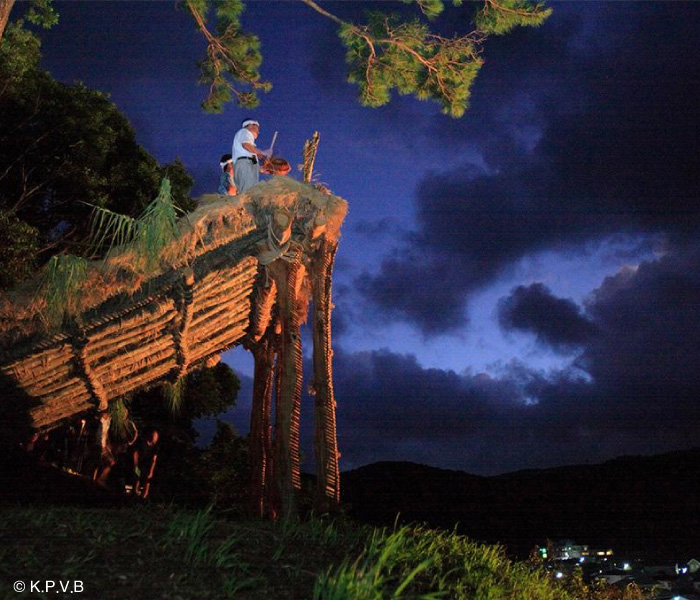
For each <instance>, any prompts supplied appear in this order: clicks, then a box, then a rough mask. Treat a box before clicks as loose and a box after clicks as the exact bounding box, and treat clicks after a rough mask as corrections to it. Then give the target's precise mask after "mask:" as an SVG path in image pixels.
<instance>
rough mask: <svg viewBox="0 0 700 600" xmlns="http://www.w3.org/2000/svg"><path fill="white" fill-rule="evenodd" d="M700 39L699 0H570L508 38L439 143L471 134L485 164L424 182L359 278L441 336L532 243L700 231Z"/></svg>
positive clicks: (383, 301)
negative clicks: (429, 302) (422, 290)
mask: <svg viewBox="0 0 700 600" xmlns="http://www.w3.org/2000/svg"><path fill="white" fill-rule="evenodd" d="M699 35H700V5H697V4H687V3H683V4H678V3H664V4H654V5H650V6H647V5H640V4H629V3H615V4H612V3H607V4H594V5H592V6H589V5H586V4H577V3H565V4H561V5H556V7H555V14H554V16H553V17H552V19H551V21H550V22H549V23H548V24H546V25H545V26H544V27H543V28H541V29H539V30H536V31H524V32H519V33H518V34H516V35H514V36H512V37H508V38H504V39H503V40H499V41H498V43H496V44H495V45H494V47H493V51H494V55H495V59H493V58H492V60H491V62H488V61H489V54H488V53H487V65H486V67H485V68H484V71H483V74H482V76H481V79H480V81H479V82H477V85H476V89H475V95H474V100H473V108H472V110H471V112H468V113H467V115H466V116H465V117H464V119H463V120H462V121H457V122H454V121H451V122H450V123H446V121H445V120H444V119H443V120H440V121H437V122H436V123H437V124H438V125H436V128H437V130H438V131H439V132H440V133H441V134H442V135H441V137H438V138H437V139H440V143H441V145H447V146H448V147H450V145H451V147H455V148H459V147H460V146H461V145H463V144H464V143H465V141H468V144H469V145H470V147H474V146H476V147H478V148H479V149H480V152H481V155H482V159H483V165H481V167H480V170H476V171H475V168H474V165H473V164H469V165H465V166H464V168H459V169H456V170H454V171H453V172H449V173H443V174H432V175H430V176H427V177H426V178H424V180H423V182H422V183H421V184H420V186H419V188H418V190H417V196H416V210H417V220H418V230H417V231H416V232H414V234H412V235H411V236H410V239H409V240H408V241H407V243H406V250H407V251H405V252H402V253H400V254H399V255H398V256H399V258H396V257H391V258H389V259H387V260H386V261H385V263H384V264H383V265H382V266H381V268H380V270H379V273H378V274H377V275H375V276H371V277H370V276H364V277H363V278H362V280H361V283H362V286H363V289H364V290H365V291H366V293H367V295H368V297H369V299H370V300H372V301H373V302H374V303H376V304H377V305H378V306H380V307H381V308H383V309H386V310H387V314H388V315H389V316H392V317H394V318H402V319H407V320H410V321H413V322H415V323H416V324H417V325H418V326H420V327H421V329H422V330H423V331H424V332H426V333H435V332H439V331H441V330H447V329H449V328H451V327H453V326H458V325H460V324H461V323H462V322H463V319H464V317H463V311H464V302H465V299H466V297H467V295H468V294H469V293H470V292H471V291H473V290H475V289H477V288H478V287H479V286H481V285H483V284H485V283H487V282H489V281H490V280H492V278H493V277H495V276H496V275H498V274H499V273H501V272H502V270H503V268H504V267H506V266H507V265H509V264H510V263H512V262H513V261H515V260H517V259H519V258H521V257H522V256H524V255H526V254H528V253H531V252H535V251H538V250H543V249H562V248H568V249H570V248H573V247H575V246H576V245H577V244H580V243H582V242H585V241H589V240H594V239H601V238H603V237H606V236H609V235H613V234H616V233H619V232H637V233H648V234H658V233H659V232H661V233H664V234H666V235H668V236H669V237H670V238H671V239H683V238H687V237H689V236H692V235H693V234H695V232H696V231H697V226H698V221H699V218H698V217H700V199H699V198H698V195H699V190H700V169H698V164H700V131H699V127H700V125H699V123H700V120H699V119H698V109H697V98H698V97H700V64H699V63H698V62H697V61H696V60H695V49H694V48H695V44H696V40H697V39H698V36H699ZM409 248H410V251H408V249H409ZM416 256H417V257H420V258H418V259H416V258H415V257H416ZM434 265H451V267H450V271H451V274H452V275H455V277H452V278H450V279H449V281H448V282H447V283H449V287H445V288H444V289H443V293H442V298H441V302H440V304H439V305H438V308H437V310H440V311H442V312H443V314H442V315H441V316H440V317H439V318H437V317H436V316H435V315H434V314H433V312H431V311H430V309H429V308H428V307H427V306H426V303H425V302H424V299H423V298H422V296H421V295H420V294H413V290H414V289H415V288H416V286H418V287H429V286H430V285H431V283H432V285H434V286H442V285H443V284H444V283H445V280H444V271H443V270H439V269H436V270H433V271H431V267H432V266H434ZM380 285H381V286H383V288H384V289H383V290H382V291H377V287H378V286H380ZM389 290H390V292H389Z"/></svg>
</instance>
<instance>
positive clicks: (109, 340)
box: [88, 305, 177, 362]
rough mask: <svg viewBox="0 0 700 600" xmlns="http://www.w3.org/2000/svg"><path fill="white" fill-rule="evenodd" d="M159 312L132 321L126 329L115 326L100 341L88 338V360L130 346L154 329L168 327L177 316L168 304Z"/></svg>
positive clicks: (173, 308) (97, 358)
mask: <svg viewBox="0 0 700 600" xmlns="http://www.w3.org/2000/svg"><path fill="white" fill-rule="evenodd" d="M159 313H160V314H154V316H153V317H152V318H147V317H145V316H144V317H143V318H142V319H141V320H140V321H138V322H134V323H132V326H130V327H129V328H128V329H126V330H124V329H121V328H119V329H117V328H115V329H117V330H116V331H115V332H112V335H111V336H108V337H105V338H104V339H103V340H102V341H100V342H95V341H93V340H92V339H90V341H89V343H88V355H89V356H90V360H91V361H93V362H94V361H97V360H100V359H102V358H104V357H106V356H109V355H110V354H113V353H114V352H115V351H116V352H120V351H121V349H122V348H125V347H127V346H130V345H131V344H133V343H135V342H138V341H140V340H141V339H143V338H144V337H148V335H149V334H151V333H153V332H154V331H159V330H161V329H164V328H166V327H168V325H170V324H171V323H172V322H173V320H174V319H175V317H177V311H176V310H175V306H174V305H171V306H169V307H168V308H167V309H166V310H164V311H162V312H160V311H159Z"/></svg>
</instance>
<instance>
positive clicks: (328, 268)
mask: <svg viewBox="0 0 700 600" xmlns="http://www.w3.org/2000/svg"><path fill="white" fill-rule="evenodd" d="M336 249H337V244H335V243H331V242H329V241H328V240H326V239H324V240H322V241H321V244H320V246H319V248H318V250H317V251H316V253H315V255H314V260H313V262H312V273H311V282H312V291H313V305H314V307H313V343H314V348H313V364H314V383H313V388H314V391H315V394H316V398H315V402H314V408H315V414H314V450H315V453H316V498H315V504H316V509H317V510H318V511H319V512H322V513H323V512H327V511H329V510H334V509H336V508H337V507H338V505H339V503H340V471H339V469H338V457H339V453H338V442H337V434H336V419H335V406H336V402H335V395H334V392H333V366H332V357H333V349H332V345H331V306H332V305H331V282H332V275H333V262H334V259H335V252H336Z"/></svg>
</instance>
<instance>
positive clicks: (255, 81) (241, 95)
mask: <svg viewBox="0 0 700 600" xmlns="http://www.w3.org/2000/svg"><path fill="white" fill-rule="evenodd" d="M302 2H303V3H304V4H306V5H307V6H309V7H310V8H312V9H313V10H314V11H316V12H317V13H319V14H321V15H323V16H324V17H326V18H329V19H331V20H332V21H334V22H335V23H337V25H338V26H339V28H338V35H339V37H340V41H341V43H342V44H343V45H344V46H345V48H346V51H347V52H346V62H347V64H348V81H350V82H351V83H354V84H356V85H357V86H358V87H359V92H360V93H359V99H360V102H361V103H362V104H363V105H364V106H371V107H377V106H383V105H385V104H387V103H388V102H390V100H391V95H392V92H393V91H394V90H395V91H397V92H398V93H399V94H411V95H413V96H415V97H417V98H418V99H421V100H433V101H435V102H438V103H439V104H440V106H441V108H442V111H443V112H444V113H446V114H449V115H451V116H453V117H460V116H462V115H463V114H464V111H465V110H466V109H467V107H468V103H469V94H470V88H471V85H472V83H473V82H474V79H475V78H476V75H477V73H478V72H479V69H480V68H481V66H482V64H483V59H482V58H481V52H482V48H483V44H484V42H485V41H486V39H487V37H488V36H489V35H492V34H493V35H503V34H505V33H508V32H509V31H511V30H512V29H514V28H516V27H523V26H538V25H541V24H542V23H543V22H544V21H545V20H546V18H547V17H548V16H549V14H550V13H551V10H549V9H545V8H544V7H543V5H542V3H540V2H537V3H534V2H531V1H530V0H484V2H483V4H480V5H479V8H478V10H477V11H476V13H475V14H474V16H473V23H474V28H473V29H472V30H471V31H468V32H465V33H462V34H459V35H453V36H451V37H449V36H445V35H441V34H439V33H438V31H439V28H434V27H433V22H434V21H436V20H437V19H438V17H440V16H441V15H442V14H443V13H444V12H445V10H446V6H445V2H443V0H404V3H406V4H413V5H415V6H416V7H417V8H418V11H417V12H418V16H416V17H412V16H407V15H406V14H405V11H400V12H395V13H390V12H386V11H382V12H376V11H375V12H368V13H367V15H366V19H365V22H363V23H355V22H349V21H345V20H343V19H340V18H339V17H337V16H336V15H334V14H332V13H330V12H328V11H327V10H326V9H324V8H322V7H321V6H320V5H319V4H317V3H316V2H315V1H314V0H302ZM469 4H470V6H469V9H471V8H472V7H473V5H472V3H469ZM452 5H453V6H454V7H455V9H460V10H461V7H462V2H461V0H453V1H452ZM187 6H188V8H189V10H190V12H191V14H192V15H193V16H194V18H195V21H196V22H197V26H198V27H199V29H200V31H201V32H202V33H203V34H204V36H205V38H206V40H207V59H206V60H205V61H203V62H202V81H205V82H208V83H209V84H210V90H209V96H208V98H207V99H206V100H205V102H204V103H203V106H204V108H205V110H213V111H216V112H218V111H221V109H222V107H223V104H224V103H225V102H227V101H228V100H230V99H231V98H232V97H234V96H235V98H236V99H237V100H238V103H239V104H240V105H242V106H255V105H257V103H258V97H257V92H259V91H261V90H262V91H267V90H268V89H269V84H268V83H267V82H262V81H261V80H260V73H259V67H260V64H261V55H260V49H259V41H258V39H257V38H256V37H255V36H253V35H251V34H248V33H245V32H243V31H242V30H241V29H240V15H241V12H242V10H243V4H242V2H240V0H215V1H214V2H213V3H212V5H210V3H209V2H208V0H188V1H187ZM210 14H212V20H216V22H217V26H216V32H217V33H216V34H212V33H211V29H210V27H209V26H208V25H207V16H208V15H210ZM241 86H242V87H241ZM244 89H247V91H243V90H244Z"/></svg>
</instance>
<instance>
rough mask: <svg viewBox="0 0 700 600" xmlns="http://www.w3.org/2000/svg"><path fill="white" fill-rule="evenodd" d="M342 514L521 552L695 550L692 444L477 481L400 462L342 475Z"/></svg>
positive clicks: (696, 488) (697, 501)
mask: <svg viewBox="0 0 700 600" xmlns="http://www.w3.org/2000/svg"><path fill="white" fill-rule="evenodd" d="M342 490H343V500H344V502H345V503H346V504H348V505H349V512H350V514H351V515H353V516H355V517H357V518H359V519H361V520H363V521H367V522H370V523H373V524H386V525H391V524H393V523H394V521H395V519H396V516H397V514H400V520H401V521H402V522H412V521H420V522H426V523H428V524H429V525H431V526H436V527H444V528H449V529H452V528H454V527H455V526H456V525H457V524H459V525H458V528H459V531H460V532H461V533H465V534H467V535H469V536H470V537H472V538H475V539H478V540H482V541H487V542H500V543H503V544H505V545H507V547H508V549H509V551H511V552H513V553H514V554H517V555H524V554H527V553H528V552H529V550H530V549H531V548H532V547H533V546H534V545H535V544H538V543H544V542H545V541H546V540H547V539H552V540H558V539H571V540H574V541H577V542H578V543H587V544H590V545H595V546H606V547H612V548H614V549H615V550H616V551H617V552H618V553H640V554H641V553H644V554H647V555H659V556H664V557H670V556H676V555H678V556H679V557H681V558H682V557H684V556H686V555H688V558H690V556H693V555H695V556H700V448H695V449H692V450H688V451H682V452H672V453H667V454H662V455H658V456H650V457H625V458H619V459H615V460H611V461H608V462H605V463H603V464H599V465H577V466H570V467H559V468H554V469H541V470H528V471H519V472H516V473H509V474H506V475H499V476H495V477H479V476H476V475H470V474H468V473H464V472H461V471H450V470H445V469H438V468H435V467H429V466H425V465H420V464H415V463H409V462H380V463H375V464H371V465H367V466H365V467H361V468H359V469H355V470H353V471H348V472H345V473H343V474H342Z"/></svg>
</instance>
